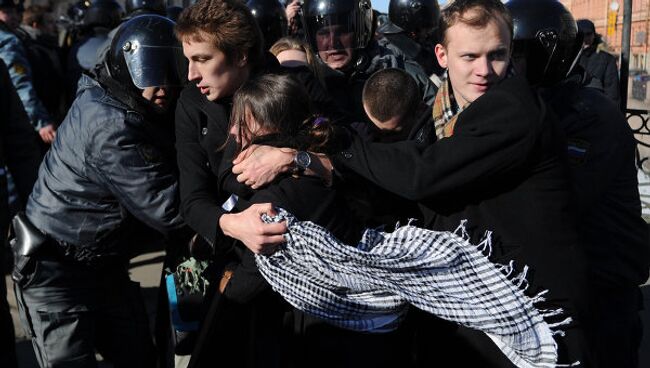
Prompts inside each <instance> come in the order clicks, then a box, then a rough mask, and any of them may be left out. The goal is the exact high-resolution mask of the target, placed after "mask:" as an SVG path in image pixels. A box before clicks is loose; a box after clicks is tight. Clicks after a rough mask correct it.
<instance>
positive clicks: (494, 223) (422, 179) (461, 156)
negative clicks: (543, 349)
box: [333, 76, 585, 362]
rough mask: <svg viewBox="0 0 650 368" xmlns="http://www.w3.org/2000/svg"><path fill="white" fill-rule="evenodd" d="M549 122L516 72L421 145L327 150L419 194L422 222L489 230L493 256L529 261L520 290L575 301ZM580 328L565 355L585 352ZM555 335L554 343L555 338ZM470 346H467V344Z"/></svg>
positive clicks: (394, 187)
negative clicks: (450, 128)
mask: <svg viewBox="0 0 650 368" xmlns="http://www.w3.org/2000/svg"><path fill="white" fill-rule="evenodd" d="M555 124H556V123H555V121H554V120H553V119H552V118H551V117H550V116H549V115H548V114H547V112H546V109H545V107H544V105H543V104H541V102H540V100H539V98H538V97H537V95H535V94H534V93H533V92H532V91H531V89H530V87H529V86H528V84H527V83H526V81H525V80H524V79H523V78H521V77H517V76H515V77H512V78H507V79H505V80H504V81H502V82H501V83H500V84H498V85H496V86H494V87H492V88H491V89H490V90H489V91H488V92H486V93H485V94H484V95H483V96H481V97H479V98H478V99H477V100H475V101H474V102H473V103H472V104H471V105H469V106H468V107H467V108H466V109H465V110H463V111H462V112H461V113H460V115H459V116H458V120H457V122H456V126H455V130H454V134H453V135H452V136H451V137H448V138H443V139H441V140H439V141H437V142H436V143H434V144H432V145H429V146H427V147H426V148H424V149H419V148H418V147H417V146H416V145H415V144H414V143H413V142H399V143H394V144H390V145H388V144H383V145H382V144H367V143H364V142H363V141H362V140H360V139H358V138H354V137H353V139H352V143H351V145H350V146H349V147H348V148H347V149H344V150H343V151H341V152H340V153H339V154H337V155H336V156H334V158H333V161H334V165H335V168H336V167H338V166H345V167H348V168H351V169H352V170H354V171H355V172H357V173H359V174H361V175H362V176H364V177H366V178H367V179H369V180H371V181H373V182H375V183H376V184H378V185H379V186H381V187H383V188H385V189H387V190H389V191H392V192H393V193H397V194H400V195H402V196H403V197H405V198H408V199H411V200H415V201H418V202H419V203H420V205H421V208H422V210H423V212H424V217H425V222H424V223H425V227H428V228H431V229H433V230H445V231H454V230H455V229H456V228H457V227H458V226H459V224H460V223H461V221H462V220H467V221H468V222H467V224H466V228H467V230H468V232H469V234H471V235H472V241H473V242H474V243H475V244H476V243H478V241H479V240H480V239H481V237H482V236H483V235H484V233H485V231H488V230H489V231H493V238H492V239H493V241H492V258H491V259H492V260H493V261H495V262H500V263H507V262H509V261H510V260H514V261H515V266H516V267H517V269H521V268H522V267H523V266H524V265H528V266H530V269H531V272H529V273H528V281H529V283H530V286H529V288H528V292H529V293H531V294H534V293H536V292H539V291H540V290H543V289H548V290H549V293H548V294H547V296H548V298H547V299H548V302H549V303H550V304H551V305H555V306H561V307H563V308H564V309H565V310H566V311H570V312H569V313H572V315H573V316H574V317H579V315H578V313H577V311H578V309H579V308H581V307H582V306H583V303H584V298H585V296H584V295H583V291H584V289H585V288H584V282H585V281H584V278H585V267H584V258H583V256H582V254H581V253H580V252H579V249H578V247H577V235H576V231H575V227H574V223H573V221H572V217H571V213H570V211H569V192H568V182H567V173H566V167H565V166H564V165H563V164H562V160H561V159H560V152H562V151H561V150H562V147H561V140H560V139H559V138H558V137H557V136H556V134H555V130H554V128H555ZM583 342H584V339H583V337H582V333H581V331H578V330H575V329H569V330H568V331H567V336H566V338H564V342H563V343H562V344H568V345H570V346H571V347H570V348H569V351H570V357H569V358H568V360H570V361H572V362H573V361H575V360H576V358H577V360H581V361H583V362H584V361H585V359H583V358H584V357H583V356H582V353H583V351H584V346H583ZM562 344H561V345H562ZM468 354H469V353H468Z"/></svg>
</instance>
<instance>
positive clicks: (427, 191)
mask: <svg viewBox="0 0 650 368" xmlns="http://www.w3.org/2000/svg"><path fill="white" fill-rule="evenodd" d="M494 88H496V87H494ZM528 93H530V92H528ZM530 97H531V98H533V96H530ZM522 102H523V101H522V100H521V99H520V98H518V97H515V96H514V95H513V93H506V92H503V91H497V90H494V91H490V92H488V94H486V95H484V96H483V97H481V98H480V99H478V100H477V101H475V102H474V103H473V104H472V105H470V106H469V107H468V108H467V109H466V110H464V111H463V112H462V113H461V115H460V116H459V117H458V122H457V123H456V131H455V132H454V135H453V136H451V137H448V138H443V139H441V140H439V141H437V142H435V143H433V144H431V145H429V146H426V147H425V148H423V149H422V148H419V145H418V144H417V143H416V142H413V141H404V142H397V143H393V144H382V143H368V142H363V141H362V140H361V139H359V138H358V137H354V136H353V137H352V143H351V145H350V146H349V148H348V149H346V150H343V151H342V152H340V153H338V154H337V155H336V156H334V157H333V162H334V165H335V167H337V166H339V165H343V166H345V167H348V168H350V169H352V170H353V171H355V172H356V173H358V174H360V175H362V176H363V177H365V178H366V179H368V180H370V181H372V182H374V183H375V184H377V185H378V186H380V187H382V188H384V189H386V190H388V191H390V192H393V193H395V194H398V195H401V196H402V197H405V198H408V199H410V200H415V201H423V200H431V199H435V198H436V197H440V196H443V195H445V194H449V193H453V192H456V191H459V190H469V189H471V188H474V187H480V186H484V185H489V184H490V181H491V180H496V179H498V178H499V176H501V175H503V174H506V173H509V172H512V171H514V170H517V169H518V168H520V167H522V166H523V165H525V163H526V161H527V160H528V157H529V155H530V152H531V150H533V149H534V147H535V143H536V137H537V136H538V133H539V130H540V127H541V119H542V118H541V117H542V116H543V115H542V112H541V111H540V110H539V109H538V108H537V106H536V103H534V102H533V103H532V104H527V105H526V106H524V105H523V103H522ZM529 102H531V101H529Z"/></svg>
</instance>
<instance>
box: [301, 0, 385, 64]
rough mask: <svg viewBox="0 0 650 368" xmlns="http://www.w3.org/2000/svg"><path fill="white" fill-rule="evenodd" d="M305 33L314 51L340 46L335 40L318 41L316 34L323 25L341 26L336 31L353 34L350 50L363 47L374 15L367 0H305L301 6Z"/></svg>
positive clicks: (370, 36) (367, 39) (335, 48)
mask: <svg viewBox="0 0 650 368" xmlns="http://www.w3.org/2000/svg"><path fill="white" fill-rule="evenodd" d="M302 19H303V28H304V29H305V35H306V36H307V40H308V41H309V44H310V46H311V47H312V49H313V50H314V52H315V53H318V52H319V51H326V50H337V49H341V48H343V46H342V45H340V44H339V43H337V42H327V43H325V44H323V43H321V45H320V49H319V43H318V42H317V40H316V36H317V35H318V33H319V32H320V31H321V30H323V29H325V28H326V27H332V26H340V27H341V28H340V29H338V30H337V31H338V32H341V33H343V32H347V33H353V36H352V40H351V45H349V48H352V49H363V48H365V47H366V46H368V43H369V42H370V40H371V39H372V37H373V32H374V28H373V15H372V4H370V0H305V3H304V4H303V6H302Z"/></svg>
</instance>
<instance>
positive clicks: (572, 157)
mask: <svg viewBox="0 0 650 368" xmlns="http://www.w3.org/2000/svg"><path fill="white" fill-rule="evenodd" d="M567 141H568V142H567V158H568V161H569V165H571V166H578V165H582V164H583V163H584V162H585V161H586V160H587V155H588V154H589V147H590V146H591V144H590V143H589V142H587V141H585V140H582V139H576V138H570V139H568V140H567Z"/></svg>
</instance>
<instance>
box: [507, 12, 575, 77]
mask: <svg viewBox="0 0 650 368" xmlns="http://www.w3.org/2000/svg"><path fill="white" fill-rule="evenodd" d="M505 5H506V7H507V8H508V10H510V14H512V20H513V25H514V52H513V56H514V57H517V56H522V57H525V59H526V77H527V78H528V81H529V82H530V83H531V84H546V85H551V84H554V83H557V82H559V81H560V80H562V79H564V78H565V77H566V76H567V74H568V73H569V72H570V71H571V68H572V67H573V65H574V61H575V60H576V57H577V56H578V53H579V51H580V46H581V43H582V37H578V27H577V25H576V22H575V20H574V19H573V16H572V15H571V13H570V12H569V11H568V10H567V9H566V8H565V7H564V5H562V4H561V3H560V2H559V1H557V0H510V1H509V2H507V3H506V4H505Z"/></svg>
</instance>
